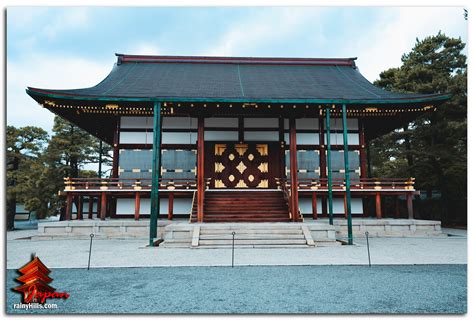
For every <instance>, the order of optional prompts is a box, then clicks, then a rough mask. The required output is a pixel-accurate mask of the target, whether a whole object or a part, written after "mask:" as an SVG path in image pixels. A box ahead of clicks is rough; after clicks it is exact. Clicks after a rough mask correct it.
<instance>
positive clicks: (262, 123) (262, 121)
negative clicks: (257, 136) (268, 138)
mask: <svg viewBox="0 0 474 320" xmlns="http://www.w3.org/2000/svg"><path fill="white" fill-rule="evenodd" d="M244 128H278V118H244Z"/></svg>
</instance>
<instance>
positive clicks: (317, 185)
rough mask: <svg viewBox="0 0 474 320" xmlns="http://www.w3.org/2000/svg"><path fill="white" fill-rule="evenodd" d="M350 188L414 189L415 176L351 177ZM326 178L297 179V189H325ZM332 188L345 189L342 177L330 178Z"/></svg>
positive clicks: (326, 187)
mask: <svg viewBox="0 0 474 320" xmlns="http://www.w3.org/2000/svg"><path fill="white" fill-rule="evenodd" d="M288 183H289V182H287V184H288ZM350 184H351V185H350V188H351V189H354V190H400V189H403V190H415V188H414V184H415V178H408V179H400V178H358V179H351V181H350ZM327 189H328V179H327V178H317V179H298V190H327ZM332 189H333V190H345V181H344V179H343V178H333V179H332Z"/></svg>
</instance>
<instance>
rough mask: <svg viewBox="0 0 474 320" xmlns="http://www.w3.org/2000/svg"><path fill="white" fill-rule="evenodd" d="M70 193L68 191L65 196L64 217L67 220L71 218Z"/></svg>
mask: <svg viewBox="0 0 474 320" xmlns="http://www.w3.org/2000/svg"><path fill="white" fill-rule="evenodd" d="M72 197H73V196H72V194H70V193H68V194H67V196H66V217H65V219H66V220H67V221H69V220H71V213H72V200H73V199H72Z"/></svg>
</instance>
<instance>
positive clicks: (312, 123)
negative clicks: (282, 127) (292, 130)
mask: <svg viewBox="0 0 474 320" xmlns="http://www.w3.org/2000/svg"><path fill="white" fill-rule="evenodd" d="M298 129H303V130H318V129H319V119H318V118H302V119H296V130H298Z"/></svg>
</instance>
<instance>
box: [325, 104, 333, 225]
mask: <svg viewBox="0 0 474 320" xmlns="http://www.w3.org/2000/svg"><path fill="white" fill-rule="evenodd" d="M330 112H331V108H329V107H327V108H326V150H327V159H326V167H327V170H328V202H329V203H328V205H329V224H330V225H332V224H333V207H332V166H331V124H330V120H331V114H330Z"/></svg>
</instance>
